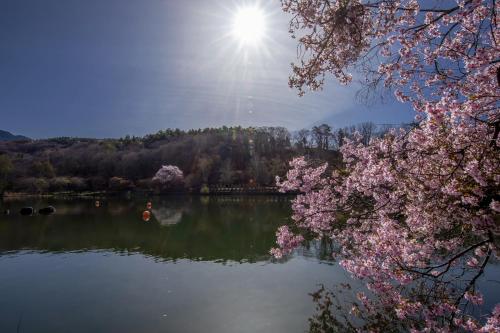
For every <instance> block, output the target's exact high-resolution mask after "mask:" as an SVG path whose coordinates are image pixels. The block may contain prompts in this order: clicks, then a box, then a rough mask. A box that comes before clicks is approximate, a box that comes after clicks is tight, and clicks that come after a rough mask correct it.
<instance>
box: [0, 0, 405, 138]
mask: <svg viewBox="0 0 500 333" xmlns="http://www.w3.org/2000/svg"><path fill="white" fill-rule="evenodd" d="M253 4H254V2H251V1H216V0H204V1H201V0H200V1H195V0H191V1H177V0H85V1H82V0H43V1H40V0H0V129H4V130H8V131H11V132H15V133H19V134H23V135H27V136H30V137H33V138H43V137H53V136H84V137H119V136H124V135H126V134H130V135H144V134H147V133H152V132H156V131H157V130H159V129H163V128H167V127H172V128H175V127H178V128H182V129H188V128H200V127H213V126H222V125H242V126H285V127H287V128H289V129H291V130H295V129H299V128H302V127H309V126H311V125H312V124H316V123H320V122H327V123H329V124H330V125H332V126H334V127H340V126H345V125H350V124H355V123H358V122H361V121H368V120H371V121H373V122H375V123H378V124H380V123H400V122H404V121H409V120H411V119H412V115H411V112H410V111H409V110H410V109H409V107H408V106H404V105H401V104H399V103H397V102H394V101H393V100H392V99H391V98H389V100H388V101H387V102H386V103H385V104H380V103H378V104H375V105H372V106H370V107H367V106H366V105H363V104H361V103H359V102H357V101H356V99H355V93H356V90H357V89H358V87H356V86H350V87H342V86H339V85H338V84H337V83H335V82H334V81H333V80H331V81H329V82H327V84H326V86H325V89H324V91H322V92H310V93H308V94H306V96H304V97H298V96H297V92H296V91H294V90H291V89H289V88H288V75H289V74H290V62H292V61H293V60H294V59H295V56H296V44H295V41H294V40H292V39H291V38H290V37H289V35H288V26H287V24H288V17H287V16H286V14H285V13H283V12H282V11H281V9H280V2H279V0H270V1H262V2H261V4H260V6H261V7H262V9H263V11H264V12H265V14H266V37H265V39H264V40H263V41H262V42H261V43H259V45H258V47H249V46H243V47H242V46H241V45H239V43H238V41H236V40H235V39H234V38H233V36H231V35H230V32H231V26H232V20H233V17H234V15H235V12H236V11H237V9H238V8H241V7H244V6H248V5H253Z"/></svg>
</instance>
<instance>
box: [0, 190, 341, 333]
mask: <svg viewBox="0 0 500 333" xmlns="http://www.w3.org/2000/svg"><path fill="white" fill-rule="evenodd" d="M289 200H290V199H289V198H286V197H267V196H260V197H232V196H231V197H229V196H228V197H211V198H208V197H165V198H162V199H156V200H153V209H152V217H151V219H150V221H148V222H144V221H143V220H142V212H143V211H144V209H145V205H146V201H147V200H126V201H125V200H106V201H101V205H100V207H95V203H94V201H93V200H73V201H32V202H29V201H23V202H16V201H13V202H6V203H4V204H3V207H2V211H3V210H4V209H6V208H8V209H10V211H11V215H9V216H2V217H0V253H1V256H0V272H1V274H0V295H1V297H0V318H2V320H0V332H16V331H18V328H19V332H303V331H305V330H306V329H307V325H308V324H307V318H308V317H309V316H310V315H311V314H312V313H313V307H314V305H313V304H312V303H311V299H310V296H309V295H308V293H310V292H311V291H314V290H315V289H317V284H318V283H325V284H327V285H328V284H333V283H337V282H341V281H345V280H346V279H348V278H347V274H346V273H345V272H344V271H343V270H341V269H339V268H338V266H336V265H335V264H333V263H331V262H328V261H325V260H322V259H320V257H321V255H320V254H321V248H320V247H319V248H310V249H304V250H303V251H300V253H297V254H296V255H295V256H293V257H291V258H288V259H287V260H282V261H275V260H271V259H270V257H269V255H268V251H269V249H270V248H271V247H272V246H273V245H274V241H275V236H274V233H275V230H276V228H277V227H278V226H279V225H282V224H284V223H286V222H287V219H288V218H289V216H290V212H291V211H290V203H289ZM48 204H51V205H54V206H55V207H56V209H57V212H56V214H55V215H51V216H40V215H37V216H28V217H27V216H20V215H19V214H18V213H17V212H18V211H19V209H20V208H21V207H22V206H23V205H31V206H33V207H35V208H37V209H38V208H41V207H43V206H46V205H48Z"/></svg>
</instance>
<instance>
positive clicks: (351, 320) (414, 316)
mask: <svg viewBox="0 0 500 333" xmlns="http://www.w3.org/2000/svg"><path fill="white" fill-rule="evenodd" d="M450 270H451V272H450V275H452V276H453V278H449V279H446V280H445V279H440V280H435V279H430V278H429V279H421V280H417V281H414V282H413V283H411V284H408V285H402V286H400V289H399V292H400V294H401V295H402V296H403V297H407V298H411V299H417V300H418V301H419V302H420V303H422V304H424V305H426V306H427V307H428V308H430V309H433V310H434V313H433V314H431V315H432V316H434V319H435V320H436V321H437V322H439V323H440V324H442V325H443V326H446V325H449V326H450V327H451V326H452V323H453V321H454V319H455V318H456V317H454V316H453V315H452V314H451V315H450V314H449V313H447V312H446V311H444V310H441V311H439V308H438V307H437V305H438V304H443V303H445V304H450V305H455V306H460V308H461V310H460V311H461V313H463V315H464V317H465V318H479V320H480V323H481V324H482V325H484V324H485V322H486V317H487V316H489V314H490V313H491V311H492V309H493V308H494V306H495V302H497V301H498V298H499V297H500V290H499V289H498V283H500V281H499V280H498V276H500V265H499V263H498V262H494V263H493V265H490V266H489V267H488V269H486V270H484V271H481V273H480V276H477V272H476V271H475V270H472V269H471V268H470V267H468V265H467V263H466V262H465V261H462V262H458V263H457V264H456V265H454V267H453V268H450ZM471 280H474V281H473V287H472V288H473V290H481V291H482V293H483V294H488V295H489V297H490V298H491V299H492V301H490V302H485V303H484V304H477V303H476V304H475V302H474V300H472V299H466V297H464V294H466V293H467V292H468V291H469V290H470V289H471V287H470V282H469V281H471ZM351 282H352V283H354V282H357V283H358V284H359V285H358V286H356V287H352V286H351V285H350V284H347V283H341V284H338V285H335V286H333V287H332V288H331V289H328V288H325V286H323V285H321V286H320V287H319V289H318V290H316V291H314V292H312V293H311V294H310V296H311V297H312V300H313V303H314V305H315V313H314V314H313V315H312V316H311V317H310V318H309V332H311V333H320V332H408V331H410V330H411V329H413V328H414V327H417V325H419V324H421V323H423V322H424V321H425V319H424V316H429V314H428V313H424V312H423V311H415V312H412V313H411V315H408V316H406V317H405V318H400V317H398V311H405V309H404V308H402V309H396V311H394V308H393V307H392V306H388V305H386V304H384V303H383V302H382V301H380V300H379V299H377V298H376V297H375V296H374V295H373V294H371V293H370V291H369V290H368V289H367V288H366V287H365V286H364V285H362V284H361V281H359V280H353V281H351ZM365 282H367V281H365ZM434 305H436V306H434ZM469 316H470V317H469ZM472 325H473V324H472V319H471V327H472ZM452 330H453V329H452ZM471 331H474V330H473V329H471ZM481 332H482V331H481ZM485 332H486V331H485ZM488 332H489V331H488Z"/></svg>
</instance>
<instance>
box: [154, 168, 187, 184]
mask: <svg viewBox="0 0 500 333" xmlns="http://www.w3.org/2000/svg"><path fill="white" fill-rule="evenodd" d="M183 180H184V173H183V172H182V170H181V169H179V168H178V167H176V166H175V165H163V166H162V167H161V168H160V169H159V170H158V171H157V172H156V174H155V175H154V177H153V182H154V183H159V184H161V185H165V186H167V185H177V184H179V183H182V181H183Z"/></svg>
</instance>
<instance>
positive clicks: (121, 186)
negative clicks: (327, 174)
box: [0, 123, 387, 196]
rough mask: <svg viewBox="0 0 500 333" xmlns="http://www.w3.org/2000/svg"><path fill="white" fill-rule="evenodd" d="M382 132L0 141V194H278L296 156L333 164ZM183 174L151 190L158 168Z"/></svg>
mask: <svg viewBox="0 0 500 333" xmlns="http://www.w3.org/2000/svg"><path fill="white" fill-rule="evenodd" d="M386 130H387V129H386V128H380V127H377V126H376V125H374V124H372V123H363V124H359V125H358V126H351V127H347V128H341V129H337V130H333V129H332V128H331V127H330V126H328V125H326V124H323V125H320V126H315V127H313V128H312V129H310V130H309V129H303V130H300V131H297V132H295V133H293V134H292V133H290V132H289V131H288V130H287V129H285V128H283V127H258V128H255V127H249V128H242V127H225V126H224V127H220V128H205V129H199V130H189V131H182V130H179V129H166V130H162V131H159V132H157V133H155V134H150V135H146V136H144V137H130V136H126V137H124V138H120V139H88V138H71V137H59V138H51V139H43V140H23V141H0V195H3V194H4V193H5V194H6V195H8V196H16V195H17V196H19V195H47V194H57V193H63V194H64V193H66V194H69V195H73V194H84V193H106V194H116V193H127V192H144V193H151V194H155V193H156V194H159V193H169V192H175V193H201V194H231V193H237V194H241V193H256V194H257V193H266V194H268V193H277V189H276V188H275V177H276V176H284V175H285V173H286V171H287V170H288V161H290V160H291V159H292V158H293V157H295V156H301V155H307V156H308V157H310V158H311V159H313V160H314V159H317V160H322V161H328V162H329V163H330V165H339V164H340V163H341V156H340V152H339V147H340V146H342V144H343V141H344V140H345V138H348V137H351V136H352V135H353V133H354V132H355V131H358V132H360V133H361V135H362V136H363V140H366V141H369V140H370V139H371V138H372V137H374V136H378V135H381V134H382V133H384V132H385V131H386ZM166 164H168V165H172V166H176V167H178V168H179V169H180V170H181V171H182V172H183V182H182V185H181V186H177V187H176V188H173V189H168V188H167V189H165V188H161V189H160V188H158V187H157V186H155V184H154V182H153V177H154V176H155V174H156V173H157V172H158V170H159V169H160V168H161V167H162V165H166Z"/></svg>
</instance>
